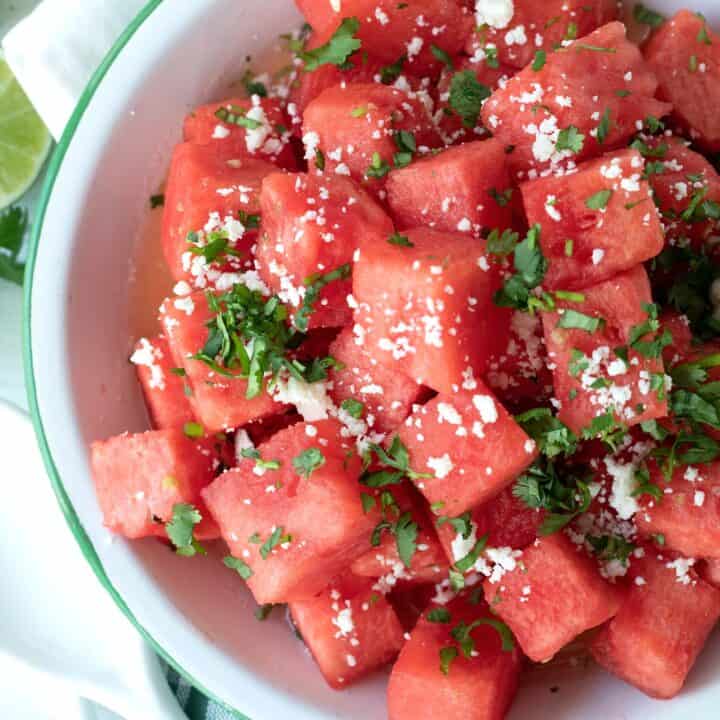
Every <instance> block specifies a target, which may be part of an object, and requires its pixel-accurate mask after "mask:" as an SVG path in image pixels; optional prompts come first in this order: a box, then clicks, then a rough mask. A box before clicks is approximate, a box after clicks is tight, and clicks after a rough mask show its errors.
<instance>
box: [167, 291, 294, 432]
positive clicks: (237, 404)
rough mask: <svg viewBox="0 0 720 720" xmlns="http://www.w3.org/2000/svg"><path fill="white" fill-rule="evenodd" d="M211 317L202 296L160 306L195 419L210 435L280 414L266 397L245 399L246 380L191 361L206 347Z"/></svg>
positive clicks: (192, 296)
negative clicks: (222, 373)
mask: <svg viewBox="0 0 720 720" xmlns="http://www.w3.org/2000/svg"><path fill="white" fill-rule="evenodd" d="M214 316H215V314H214V313H213V312H212V311H211V310H210V307H209V306H208V300H207V297H206V295H205V293H202V292H196V293H193V294H192V295H188V296H186V297H181V298H168V299H167V300H165V301H164V302H163V304H162V305H161V306H160V318H161V322H162V324H163V327H164V328H165V335H166V337H167V339H168V344H169V346H170V350H171V352H172V356H173V361H174V362H175V364H176V365H177V366H179V367H182V368H183V369H184V370H185V380H186V381H187V382H188V384H189V385H190V390H191V394H190V396H189V400H190V405H191V407H192V409H193V412H194V414H195V416H196V417H197V418H198V420H199V421H200V422H201V423H202V424H203V426H204V427H205V429H206V430H207V431H208V432H211V433H212V432H219V431H222V430H232V429H233V428H238V427H241V426H243V425H245V424H246V423H249V422H252V421H253V420H259V419H261V418H263V417H267V416H269V415H274V414H276V413H278V412H282V410H283V406H282V405H281V404H279V403H277V402H275V400H273V398H272V397H271V396H270V395H269V394H268V393H266V392H263V393H261V394H260V395H257V396H256V397H254V398H252V399H248V398H247V397H246V394H247V381H246V380H242V379H240V378H228V377H225V376H223V375H220V374H219V373H217V372H215V371H214V370H213V369H212V368H211V367H210V366H208V365H206V364H205V363H204V362H203V361H202V360H196V359H194V358H193V357H192V356H193V355H195V354H196V353H199V352H200V351H201V350H202V349H203V347H204V346H205V343H206V342H207V339H208V328H207V325H206V323H207V322H208V321H209V320H211V319H212V318H213V317H214Z"/></svg>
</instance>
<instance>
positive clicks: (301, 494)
mask: <svg viewBox="0 0 720 720" xmlns="http://www.w3.org/2000/svg"><path fill="white" fill-rule="evenodd" d="M341 427H342V426H341V425H340V423H338V422H337V421H335V420H321V421H319V422H315V423H312V424H308V423H304V422H302V423H297V424H295V425H292V426H291V427H288V428H286V429H284V430H281V431H280V432H278V433H276V434H275V435H273V436H272V437H271V438H270V440H268V441H267V442H265V443H263V444H262V445H259V446H258V447H257V450H258V452H259V453H260V457H261V458H262V459H263V460H264V461H278V462H279V463H280V467H279V469H269V470H265V472H262V469H261V468H257V469H256V467H255V460H253V459H251V458H244V459H243V460H242V461H241V462H240V463H239V465H238V466H237V467H236V468H234V469H232V470H228V471H227V472H226V473H224V474H223V475H221V476H220V477H219V478H218V479H217V480H216V481H215V482H214V483H213V484H212V485H211V486H210V487H208V488H207V489H206V490H205V491H204V493H203V497H204V499H205V502H206V503H207V506H208V508H209V510H210V513H211V514H212V516H213V517H214V518H215V520H216V521H217V523H218V525H219V526H220V530H221V533H222V537H223V539H224V540H225V542H227V544H228V545H229V546H230V551H231V553H232V555H233V556H234V557H236V558H238V559H241V560H243V561H244V562H246V563H247V565H248V566H249V567H250V568H251V569H252V573H253V574H252V576H251V577H250V579H249V580H248V586H249V587H250V590H252V593H253V595H254V596H255V599H256V600H257V601H258V603H261V604H263V603H278V602H287V601H288V600H295V599H297V598H302V597H307V596H311V595H313V594H315V593H317V592H319V591H320V590H322V589H323V588H324V587H326V586H327V584H328V582H330V580H331V579H332V578H333V577H335V576H336V575H337V574H338V573H339V572H341V571H343V570H345V569H346V568H348V567H349V565H350V563H351V562H352V561H353V560H354V559H355V558H357V557H358V556H360V555H361V554H362V553H363V552H365V551H366V549H367V548H368V547H369V544H370V534H371V532H372V530H373V528H374V527H375V525H376V524H377V523H378V521H379V514H378V512H377V511H372V510H371V511H369V512H368V513H365V512H364V511H363V507H362V504H361V500H360V485H359V483H358V482H357V479H358V476H359V475H360V470H361V467H360V460H359V458H358V457H357V455H356V454H354V450H355V448H354V444H353V443H351V442H350V441H347V440H345V439H344V438H343V437H342V436H341ZM310 449H315V450H317V451H319V452H320V453H321V454H322V456H323V458H324V463H323V464H321V465H320V466H319V467H317V468H316V469H315V470H313V471H312V472H311V473H310V475H309V476H308V477H305V476H301V475H299V474H298V472H297V471H296V469H295V467H294V465H293V460H294V459H295V458H297V457H298V456H299V455H300V454H301V453H303V452H305V451H307V450H310ZM256 470H257V471H256ZM258 473H260V474H258ZM278 528H280V530H278ZM276 531H277V540H278V543H277V544H276V545H275V546H272V547H270V546H269V545H272V543H269V541H270V539H271V538H272V536H273V533H274V532H276ZM287 536H290V537H291V538H292V539H291V540H287V541H286V542H280V540H281V539H282V538H286V537H287ZM268 543H269V545H268ZM263 547H265V548H266V549H267V552H266V558H263V552H264V551H263V552H261V551H262V548H263Z"/></svg>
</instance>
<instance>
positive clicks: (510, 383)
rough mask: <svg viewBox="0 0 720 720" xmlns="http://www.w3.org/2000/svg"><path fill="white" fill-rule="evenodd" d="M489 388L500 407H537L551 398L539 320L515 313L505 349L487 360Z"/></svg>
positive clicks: (536, 317) (550, 378)
mask: <svg viewBox="0 0 720 720" xmlns="http://www.w3.org/2000/svg"><path fill="white" fill-rule="evenodd" d="M485 381H486V382H487V384H488V387H489V388H490V389H491V390H492V391H493V392H494V393H495V394H496V395H497V397H498V399H499V400H500V402H502V403H503V405H509V406H512V407H513V408H519V409H524V408H526V406H530V407H537V406H538V405H541V404H543V402H544V401H545V400H547V399H549V397H550V395H551V394H552V373H551V372H550V370H549V368H548V360H547V350H546V348H545V338H544V337H543V328H542V322H541V320H540V317H539V316H537V315H531V314H530V313H526V312H521V311H520V310H516V311H515V312H514V313H513V315H512V318H511V320H510V336H509V338H508V340H507V343H506V344H505V346H504V347H503V348H502V349H501V350H500V351H499V352H497V353H495V354H494V355H493V357H492V358H491V359H490V365H489V369H488V372H487V375H486V376H485Z"/></svg>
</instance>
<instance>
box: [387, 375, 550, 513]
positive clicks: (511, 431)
mask: <svg viewBox="0 0 720 720" xmlns="http://www.w3.org/2000/svg"><path fill="white" fill-rule="evenodd" d="M472 384H473V389H472V390H461V391H458V392H457V393H454V394H450V395H438V396H437V397H435V398H433V399H432V400H431V401H430V402H429V403H427V404H426V405H423V406H422V407H420V408H418V409H417V410H416V411H415V412H414V413H413V414H412V415H411V416H410V417H409V418H408V419H407V420H406V421H405V424H404V426H403V427H402V429H401V430H400V432H399V435H400V439H401V440H402V441H403V442H404V443H405V445H406V447H407V449H408V452H409V454H410V467H411V468H412V469H413V470H414V471H415V472H419V473H431V475H432V477H430V478H424V479H419V480H417V481H416V484H417V487H418V488H419V489H420V491H421V492H422V494H423V495H424V496H425V497H426V498H427V500H428V502H429V503H430V504H431V505H433V506H435V503H438V504H439V503H442V505H441V508H442V510H441V512H442V514H443V515H449V516H455V515H459V514H461V513H463V512H465V511H466V510H468V509H470V508H472V507H474V506H476V505H480V504H481V503H483V502H486V501H488V500H490V499H491V498H493V497H494V496H495V495H498V494H499V493H500V492H501V490H503V488H505V487H506V486H507V485H508V484H509V483H511V482H512V481H513V480H514V479H515V478H516V477H517V476H518V475H519V474H520V473H521V472H522V471H523V470H524V469H525V468H527V467H528V466H529V465H530V464H531V463H532V462H533V460H534V459H535V457H536V455H537V450H536V448H535V443H534V442H533V441H532V440H530V438H528V436H527V435H526V434H525V432H524V431H523V430H522V428H521V427H520V426H519V425H518V424H517V423H516V422H515V421H514V420H513V418H512V417H511V416H510V415H508V413H507V411H506V410H505V408H503V406H502V405H500V403H499V402H497V400H496V399H495V398H494V397H493V395H492V393H491V392H490V391H489V390H488V389H487V388H486V387H485V385H484V384H483V383H482V382H481V381H480V380H475V381H473V383H472Z"/></svg>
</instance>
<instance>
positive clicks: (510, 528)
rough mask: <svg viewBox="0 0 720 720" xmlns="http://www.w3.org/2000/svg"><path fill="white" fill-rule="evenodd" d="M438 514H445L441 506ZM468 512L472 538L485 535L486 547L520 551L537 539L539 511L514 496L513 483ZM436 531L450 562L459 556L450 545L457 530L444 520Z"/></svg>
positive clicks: (541, 518)
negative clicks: (472, 527)
mask: <svg viewBox="0 0 720 720" xmlns="http://www.w3.org/2000/svg"><path fill="white" fill-rule="evenodd" d="M439 513H440V514H441V515H442V514H444V508H443V509H442V510H440V511H439ZM470 513H471V515H470V518H471V521H472V523H473V525H474V528H475V537H476V538H481V537H483V536H485V535H487V546H488V547H492V548H502V547H509V548H512V549H513V550H522V549H523V548H525V547H527V546H528V545H530V543H532V542H534V541H535V540H536V539H537V536H538V528H539V527H540V524H541V523H542V520H543V513H542V512H541V511H540V510H534V509H533V508H529V507H528V506H527V505H526V504H525V503H524V502H522V500H520V499H518V498H516V497H515V496H514V495H513V492H512V486H510V487H507V488H505V489H504V490H503V491H502V492H501V493H500V494H499V495H497V496H496V497H494V498H492V499H491V500H488V501H486V502H484V503H482V504H480V505H478V506H476V507H474V508H473V509H472V510H471V511H470ZM437 534H438V537H439V538H440V542H441V543H442V546H443V548H444V550H445V554H446V555H447V557H448V559H449V560H450V562H453V563H454V562H455V561H456V560H458V559H460V558H456V557H455V554H454V552H453V547H452V545H453V541H454V540H455V539H456V537H457V532H456V531H455V530H454V529H453V527H452V525H451V524H450V523H447V522H445V523H442V524H440V525H438V527H437Z"/></svg>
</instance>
